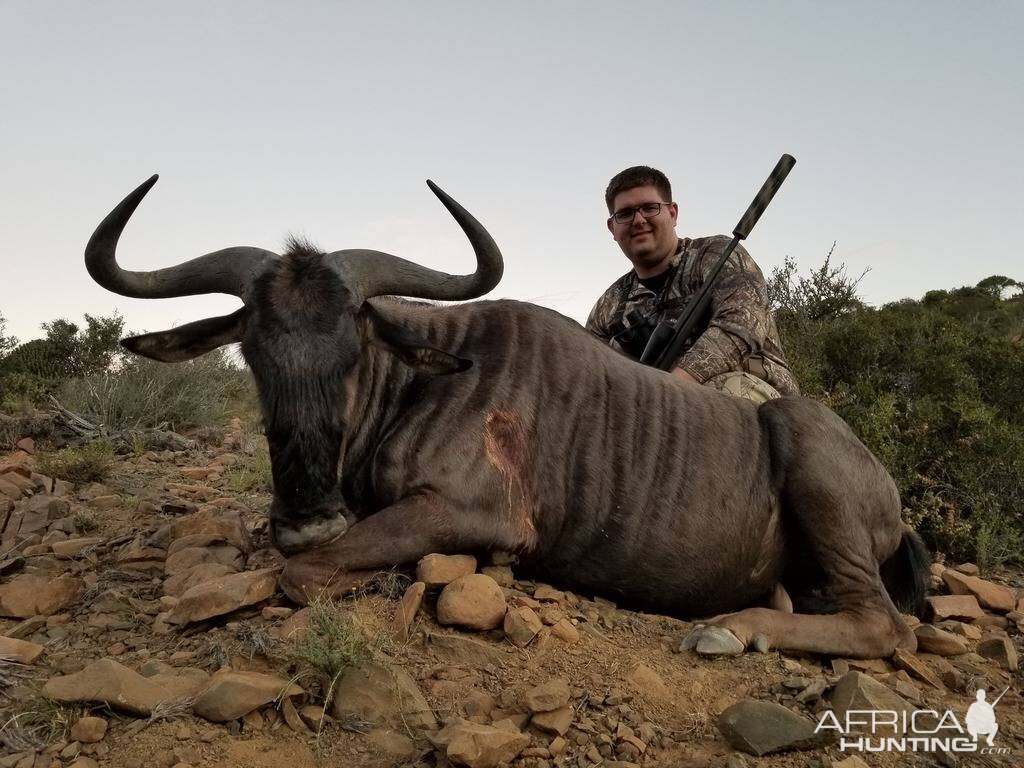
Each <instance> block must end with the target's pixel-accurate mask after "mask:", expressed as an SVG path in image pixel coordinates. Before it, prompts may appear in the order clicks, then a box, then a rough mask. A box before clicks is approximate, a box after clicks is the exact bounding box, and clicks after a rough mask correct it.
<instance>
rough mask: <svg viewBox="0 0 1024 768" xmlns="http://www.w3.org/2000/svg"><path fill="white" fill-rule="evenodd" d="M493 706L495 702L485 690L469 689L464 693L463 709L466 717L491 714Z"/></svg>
mask: <svg viewBox="0 0 1024 768" xmlns="http://www.w3.org/2000/svg"><path fill="white" fill-rule="evenodd" d="M495 706H496V702H495V700H494V697H493V696H491V694H489V693H487V692H486V691H470V692H469V693H468V694H467V695H466V700H465V703H464V704H463V709H464V710H465V712H466V716H467V717H476V716H478V715H482V716H485V717H486V716H487V715H489V714H491V712H492V711H493V710H494V707H495Z"/></svg>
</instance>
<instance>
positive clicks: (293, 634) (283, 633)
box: [277, 608, 309, 643]
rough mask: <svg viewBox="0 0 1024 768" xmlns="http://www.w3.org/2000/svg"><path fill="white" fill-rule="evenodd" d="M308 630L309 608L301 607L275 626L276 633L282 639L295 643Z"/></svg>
mask: <svg viewBox="0 0 1024 768" xmlns="http://www.w3.org/2000/svg"><path fill="white" fill-rule="evenodd" d="M308 631H309V608H302V609H300V610H298V611H296V612H295V613H293V614H292V615H291V616H289V617H288V618H287V619H285V620H284V622H283V623H282V624H281V626H280V627H278V628H277V635H278V637H280V638H281V639H282V640H287V641H289V642H293V643H297V642H299V641H300V640H301V639H302V638H303V637H305V636H306V633H307V632H308Z"/></svg>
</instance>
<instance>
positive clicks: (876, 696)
mask: <svg viewBox="0 0 1024 768" xmlns="http://www.w3.org/2000/svg"><path fill="white" fill-rule="evenodd" d="M865 709H881V710H887V711H892V712H897V713H898V712H910V711H911V710H913V707H912V706H911V704H910V703H909V702H908V701H907V700H906V699H904V698H903V697H901V696H900V695H899V694H897V693H895V692H893V691H892V690H890V689H889V688H887V687H886V686H885V685H883V684H882V683H880V682H878V681H877V680H875V679H874V678H873V677H870V676H869V675H866V674H864V673H863V672H848V673H847V674H845V675H843V677H841V678H840V679H839V682H838V683H836V687H835V689H834V690H833V691H832V710H833V712H834V713H835V715H836V718H837V719H838V721H839V722H840V723H846V713H847V712H848V711H850V710H865ZM872 735H874V736H893V737H895V736H899V735H900V732H898V731H897V732H894V731H893V729H892V728H889V729H888V730H884V731H883V730H881V729H880V730H879V731H877V732H875V733H874V734H872Z"/></svg>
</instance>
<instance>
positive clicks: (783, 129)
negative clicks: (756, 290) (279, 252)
mask: <svg viewBox="0 0 1024 768" xmlns="http://www.w3.org/2000/svg"><path fill="white" fill-rule="evenodd" d="M373 5H374V7H372V8H371V7H370V6H371V4H369V3H365V2H359V3H343V2H337V3H313V2H291V3H276V4H270V3H259V2H244V3H243V2H220V3H209V2H205V3H196V2H176V3H174V4H173V5H171V4H166V3H160V4H158V3H149V2H132V3H111V2H90V3H77V2H76V3H71V2H65V3H56V2H55V3H49V4H42V3H37V2H36V3H27V2H9V1H8V0H0V56H2V67H0V103H2V105H3V109H2V112H0V254H2V259H3V261H2V265H3V266H2V269H0V313H2V314H3V315H4V316H6V318H7V320H8V332H12V333H14V334H16V335H18V336H20V337H21V338H22V339H28V338H32V337H34V336H38V335H40V334H41V332H40V330H39V324H40V323H42V322H44V321H46V320H51V319H53V318H55V317H59V316H65V317H68V318H69V319H72V320H80V319H81V316H82V314H83V313H84V312H90V313H94V314H107V313H109V312H111V311H112V310H114V309H115V308H116V309H118V310H120V311H121V313H122V314H123V315H124V317H125V319H126V322H127V326H128V327H129V328H133V329H149V330H157V329H159V328H163V327H168V326H170V325H173V324H177V323H181V322H187V321H190V320H194V319H198V318H199V317H202V316H205V315H210V314H221V313H223V312H226V311H230V310H231V309H233V308H234V307H235V306H237V303H238V302H237V300H236V299H233V298H231V297H224V296H213V297H199V298H189V299H171V300H161V301H142V300H133V299H126V298H122V297H118V296H115V295H113V294H110V293H108V292H106V291H104V290H103V289H101V288H99V287H98V286H95V285H94V284H93V283H92V282H91V281H90V279H89V277H88V275H87V274H86V272H85V268H84V265H83V262H82V249H83V247H84V245H85V243H86V241H87V240H88V238H89V235H90V234H91V232H92V230H93V228H94V227H95V225H96V224H97V223H98V222H99V221H100V219H101V218H102V217H103V216H104V215H105V214H106V213H107V211H108V210H109V209H110V208H111V207H112V206H113V205H114V204H115V203H116V202H117V201H118V200H119V199H120V198H121V197H123V196H124V195H125V194H126V193H127V192H128V191H129V190H131V189H132V188H133V187H135V186H136V185H137V184H138V183H140V182H141V181H143V180H144V179H145V178H147V177H148V176H149V175H150V174H151V173H154V172H159V173H160V174H161V180H160V182H159V183H158V184H157V186H156V187H155V189H154V190H153V191H152V192H151V193H150V195H149V197H148V198H147V199H146V201H145V202H144V203H143V205H142V207H141V208H140V209H139V211H138V213H137V214H136V215H135V217H134V218H133V219H132V222H131V223H130V224H129V226H128V229H127V230H126V233H125V236H124V238H123V239H122V248H121V250H120V254H121V262H122V264H124V265H125V266H127V267H130V268H134V269H145V268H153V267H157V266H165V265H168V264H172V263H175V262H177V261H181V260H183V259H186V258H190V257H192V256H195V255H198V254H200V253H205V252H207V251H212V250H216V249H218V248H222V247H225V246H230V245H241V244H245V245H256V246H262V247H266V248H271V249H277V248H279V246H280V244H281V242H282V240H283V239H284V236H285V235H286V234H287V233H289V232H297V233H302V234H306V235H308V236H310V237H311V238H312V239H313V240H315V241H316V242H317V243H319V244H320V245H321V246H322V247H324V248H326V249H329V250H335V249H340V248H349V247H370V248H378V249H382V250H388V251H392V252H394V253H397V254H399V255H402V256H405V257H407V258H411V259H414V260H417V261H420V262H422V263H424V264H427V265H430V266H433V267H438V268H442V269H449V270H451V271H459V272H464V271H468V270H469V269H470V268H471V265H472V258H471V252H470V251H469V249H468V247H467V246H466V244H465V242H464V240H463V239H462V236H461V232H460V231H459V230H458V228H457V227H456V226H455V224H454V223H453V222H452V221H451V220H450V218H449V217H448V216H447V214H446V212H445V211H444V209H443V208H442V207H441V206H440V204H439V203H438V202H437V201H436V200H435V199H434V198H433V196H432V195H431V194H430V192H429V191H428V190H427V188H426V186H425V185H424V183H423V180H424V179H426V178H432V179H434V180H435V181H437V182H438V183H439V184H441V186H442V187H444V188H445V189H446V190H447V191H448V192H449V193H451V194H452V195H453V196H454V197H455V198H456V199H458V200H459V201H460V202H462V203H463V204H464V205H466V207H467V208H469V209H470V210H471V211H473V212H474V213H475V214H476V215H477V217H478V218H479V219H480V220H481V221H482V222H483V223H484V224H485V225H486V226H487V227H488V228H489V229H490V231H491V233H492V234H493V235H494V237H495V239H496V240H497V241H498V243H499V245H500V246H501V247H502V250H503V252H504V255H505V261H506V272H505V278H504V280H503V282H502V284H501V285H500V286H499V287H498V288H497V289H496V290H495V291H494V292H493V293H492V294H491V295H492V296H494V297H513V298H518V299H525V300H529V301H535V302H537V303H540V304H544V305H546V306H549V307H553V308H554V309H557V310H559V311H561V312H563V313H564V314H567V315H569V316H571V317H574V318H576V319H577V320H580V321H582V320H583V319H585V317H586V314H587V312H588V311H589V308H590V306H591V305H592V303H593V301H594V299H595V298H596V297H597V296H598V295H599V294H600V293H601V291H603V290H604V288H605V287H607V285H608V284H609V283H610V282H612V281H613V280H614V279H615V278H616V277H618V276H619V275H620V274H622V273H624V272H625V271H626V269H627V267H628V264H627V262H626V260H625V258H624V257H623V256H622V254H621V252H620V251H619V250H618V248H617V247H616V246H615V244H614V242H613V241H612V240H611V237H610V236H609V235H608V233H607V231H606V229H605V224H604V220H605V218H606V215H607V214H606V212H605V209H604V206H603V190H604V187H605V185H606V183H607V181H608V179H609V178H610V177H611V176H612V175H613V174H614V173H616V172H617V171H619V170H621V169H622V168H623V167H626V166H628V165H634V164H638V163H645V164H650V165H654V166H656V167H659V168H661V169H662V170H664V171H665V172H666V173H667V174H668V175H669V177H670V178H671V179H672V181H673V183H674V189H675V197H676V199H677V200H678V201H679V203H680V227H679V231H680V234H687V235H693V236H697V235H706V234H714V233H719V232H728V231H730V230H731V229H732V227H733V226H734V225H735V223H736V221H737V220H738V218H739V216H740V214H741V213H742V212H743V210H744V208H745V207H746V205H747V203H748V202H749V201H750V199H751V198H752V197H753V194H754V192H755V191H756V190H757V188H758V187H759V186H760V184H761V182H762V181H763V180H764V177H765V176H766V175H767V173H768V172H769V171H770V170H771V168H772V167H773V165H774V164H775V162H776V160H777V159H778V157H779V155H780V154H782V153H783V152H789V153H791V154H793V155H794V156H795V157H796V158H797V165H796V168H795V170H794V171H793V173H792V174H791V175H790V177H789V179H788V181H787V182H786V184H785V186H784V187H783V189H782V191H781V192H780V193H779V195H778V196H777V198H776V200H775V202H774V203H773V205H772V207H771V208H770V209H769V210H768V212H767V213H766V214H765V216H764V217H763V218H762V220H761V222H760V223H759V224H758V226H757V228H756V229H755V230H754V233H753V234H752V236H751V238H750V239H749V240H748V241H747V245H748V247H749V250H750V251H751V253H752V254H753V255H754V257H755V259H756V260H757V261H758V262H759V263H760V265H761V267H762V269H763V270H764V272H765V273H766V274H767V273H769V272H770V271H771V269H772V267H774V266H777V265H778V264H780V263H781V262H782V260H783V257H784V256H785V255H787V254H789V255H791V256H793V257H794V258H795V259H797V261H798V262H799V263H800V264H801V265H802V266H803V267H805V268H807V267H811V266H816V265H818V264H819V263H820V261H821V259H822V258H823V257H824V255H825V253H826V252H827V251H828V249H829V247H830V246H831V244H832V241H833V240H838V243H839V244H838V246H837V249H836V255H837V257H838V258H839V259H840V260H842V261H845V262H846V263H847V264H848V265H849V267H850V270H851V272H854V273H859V272H860V271H861V270H862V269H863V268H864V267H868V266H870V267H871V268H872V271H871V273H870V274H869V275H868V276H867V277H866V278H865V280H864V282H863V284H862V286H863V292H864V295H865V296H866V298H867V299H868V300H869V301H871V302H874V303H881V302H884V301H890V300H893V299H898V298H901V297H905V296H910V297H920V296H921V295H922V294H923V293H924V292H925V291H927V290H929V289H932V288H944V287H954V286H958V285H964V284H974V283H976V282H977V281H978V280H980V279H981V278H984V277H986V276H988V275H990V274H994V273H1001V274H1008V275H1010V276H1011V277H1014V278H1016V279H1024V258H1021V256H1020V255H1019V254H1018V246H1017V240H1018V237H1019V235H1018V232H1017V229H1016V225H1017V224H1018V222H1019V221H1020V219H1021V209H1022V206H1021V189H1020V186H1021V182H1022V181H1024V161H1022V152H1021V147H1020V137H1021V135H1022V134H1024V98H1022V96H1024V87H1022V85H1021V83H1022V82H1024V54H1022V52H1021V51H1022V46H1021V42H1020V40H1021V36H1022V33H1024V3H1021V2H983V3H974V4H970V5H968V4H966V3H948V2H897V3H893V2H884V3H874V2H847V3H821V2H775V3H766V2H758V3H753V2H750V3H747V2H743V3H735V2H733V3H728V2H722V3H719V2H716V3H711V2H706V3H673V2H662V3H629V4H627V3H622V2H616V3H605V2H578V3H539V2H537V3H534V2H515V3H511V2H509V3H501V4H497V3H485V2H473V3H470V2H458V3H456V2H443V1H435V2H432V3H430V4H427V3H418V2H403V3H397V2H395V3H378V4H373Z"/></svg>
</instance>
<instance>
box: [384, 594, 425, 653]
mask: <svg viewBox="0 0 1024 768" xmlns="http://www.w3.org/2000/svg"><path fill="white" fill-rule="evenodd" d="M426 590H427V585H426V583H424V582H422V581H417V582H413V583H412V584H411V585H409V588H408V589H407V590H405V594H404V595H402V599H401V600H399V601H398V607H397V608H396V609H395V617H394V619H393V620H392V621H391V636H392V637H394V638H395V640H397V641H398V642H400V643H404V642H405V641H406V640H408V639H409V630H410V629H411V627H412V623H413V621H414V620H415V618H416V613H417V612H418V611H419V609H420V605H421V604H422V603H423V594H424V593H425V592H426Z"/></svg>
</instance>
